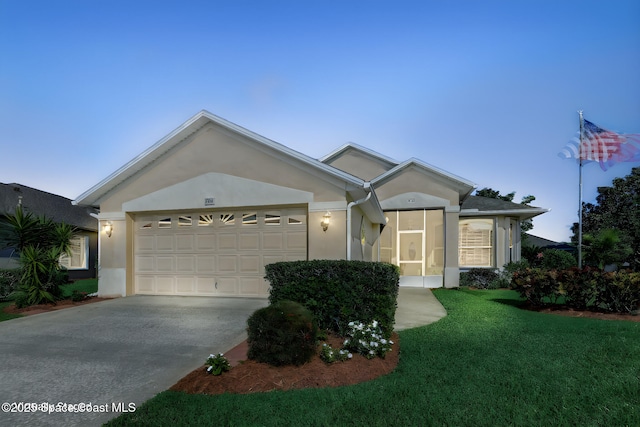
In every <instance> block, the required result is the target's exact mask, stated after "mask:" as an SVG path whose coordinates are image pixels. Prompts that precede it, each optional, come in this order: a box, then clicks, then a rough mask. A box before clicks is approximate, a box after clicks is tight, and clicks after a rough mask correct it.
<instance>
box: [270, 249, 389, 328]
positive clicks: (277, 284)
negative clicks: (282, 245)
mask: <svg viewBox="0 0 640 427" xmlns="http://www.w3.org/2000/svg"><path fill="white" fill-rule="evenodd" d="M265 273H266V275H265V278H266V279H267V280H268V281H269V282H270V283H271V292H270V295H269V301H270V302H271V303H275V302H277V301H282V300H291V301H297V302H299V303H300V304H303V305H304V306H305V307H307V308H308V309H309V310H311V312H312V313H313V314H314V315H315V318H316V321H317V322H318V327H320V328H321V329H328V330H331V331H334V332H336V333H338V334H340V335H343V334H344V333H345V331H346V330H347V325H348V323H349V322H350V321H353V320H357V319H359V320H362V321H365V322H370V321H373V320H377V321H378V323H379V324H380V326H381V328H382V330H383V332H384V333H385V334H386V335H390V334H391V332H392V331H393V322H394V318H395V312H396V306H397V298H398V281H399V279H400V275H399V270H398V267H397V266H395V265H391V264H387V263H381V262H365V261H344V260H335V261H334V260H313V261H293V262H278V263H275V264H269V265H267V266H266V267H265Z"/></svg>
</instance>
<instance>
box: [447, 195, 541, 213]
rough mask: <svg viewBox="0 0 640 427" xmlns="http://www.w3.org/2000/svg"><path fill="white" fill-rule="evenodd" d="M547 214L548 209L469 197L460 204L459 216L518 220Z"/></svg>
mask: <svg viewBox="0 0 640 427" xmlns="http://www.w3.org/2000/svg"><path fill="white" fill-rule="evenodd" d="M545 212H549V209H544V208H538V207H535V206H527V205H523V204H520V203H513V202H508V201H506V200H500V199H494V198H492V197H482V196H469V197H468V198H467V199H465V200H464V202H462V206H461V211H460V216H488V215H511V216H517V217H519V218H520V219H528V218H533V217H534V216H537V215H540V214H543V213H545Z"/></svg>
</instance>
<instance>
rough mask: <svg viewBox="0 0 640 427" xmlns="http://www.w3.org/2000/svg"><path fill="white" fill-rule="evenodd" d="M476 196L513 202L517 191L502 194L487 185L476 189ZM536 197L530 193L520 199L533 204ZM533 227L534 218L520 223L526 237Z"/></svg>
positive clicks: (527, 203)
mask: <svg viewBox="0 0 640 427" xmlns="http://www.w3.org/2000/svg"><path fill="white" fill-rule="evenodd" d="M476 196H480V197H489V198H491V199H499V200H504V201H505V202H512V203H514V201H513V198H514V197H515V196H516V192H515V191H512V192H511V193H509V194H505V195H501V194H500V191H498V190H494V189H492V188H489V187H485V188H483V189H481V190H476ZM535 199H536V197H535V196H532V195H531V194H529V195H528V196H524V197H523V198H522V201H520V204H521V205H526V206H531V202H533V201H534V200H535ZM532 229H533V220H532V219H525V220H524V221H522V222H521V223H520V230H521V231H522V237H523V238H524V237H525V236H526V234H525V233H527V232H529V231H531V230H532Z"/></svg>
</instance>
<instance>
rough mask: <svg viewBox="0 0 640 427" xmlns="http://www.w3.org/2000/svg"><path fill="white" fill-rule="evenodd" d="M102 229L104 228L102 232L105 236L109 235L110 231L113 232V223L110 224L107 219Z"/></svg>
mask: <svg viewBox="0 0 640 427" xmlns="http://www.w3.org/2000/svg"><path fill="white" fill-rule="evenodd" d="M102 229H103V230H104V234H106V235H107V237H111V233H113V224H111V221H107V223H106V224H105V225H104V226H103V227H102Z"/></svg>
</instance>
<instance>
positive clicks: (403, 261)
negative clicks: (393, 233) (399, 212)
mask: <svg viewBox="0 0 640 427" xmlns="http://www.w3.org/2000/svg"><path fill="white" fill-rule="evenodd" d="M398 239H399V241H400V244H399V245H398V260H399V264H400V275H401V276H405V277H407V279H406V280H405V282H407V281H411V280H412V279H411V278H415V281H416V283H415V285H416V286H422V276H424V231H422V230H411V231H400V232H399V233H398ZM418 282H420V283H419V284H418ZM407 284H408V283H407ZM409 286H411V285H409Z"/></svg>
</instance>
